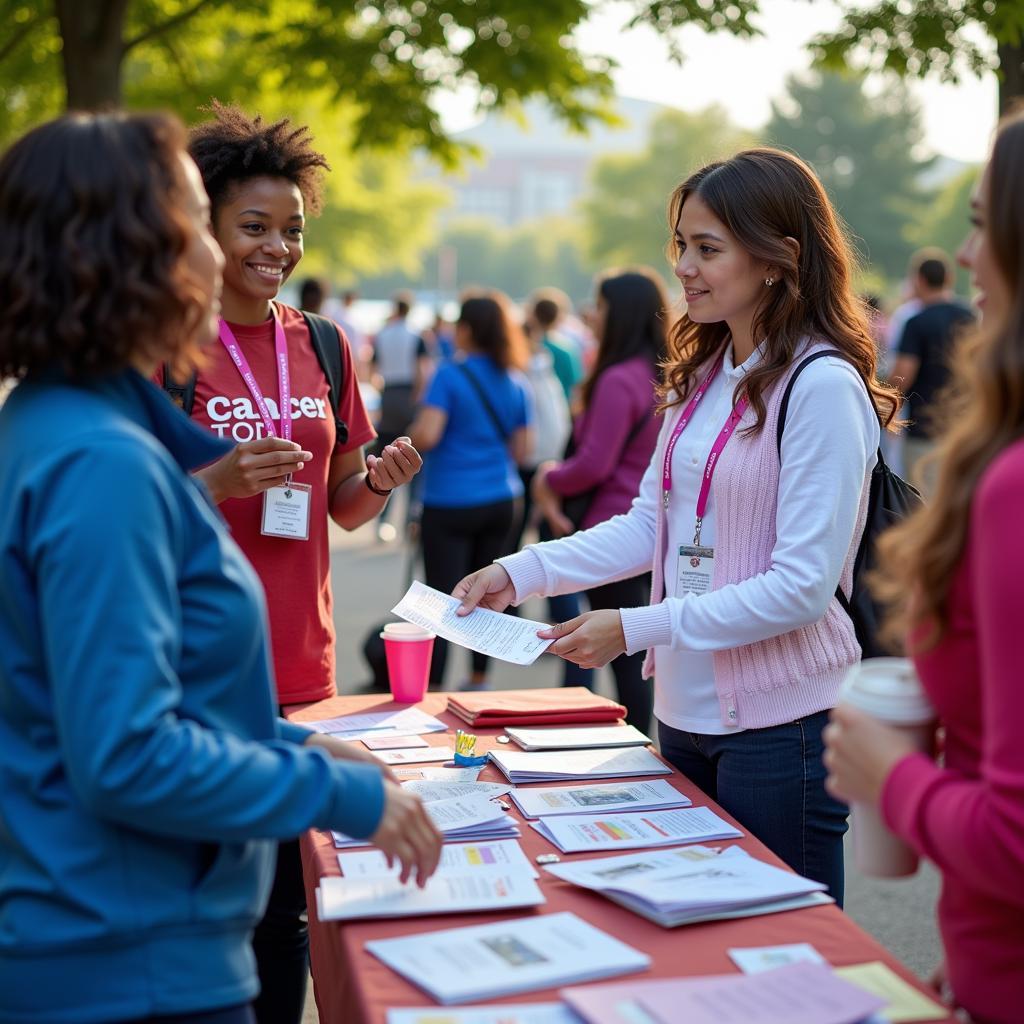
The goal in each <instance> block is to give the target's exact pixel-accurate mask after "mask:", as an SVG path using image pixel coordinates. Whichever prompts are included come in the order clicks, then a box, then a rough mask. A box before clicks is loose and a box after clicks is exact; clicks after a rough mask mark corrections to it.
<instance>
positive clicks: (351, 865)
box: [338, 839, 537, 879]
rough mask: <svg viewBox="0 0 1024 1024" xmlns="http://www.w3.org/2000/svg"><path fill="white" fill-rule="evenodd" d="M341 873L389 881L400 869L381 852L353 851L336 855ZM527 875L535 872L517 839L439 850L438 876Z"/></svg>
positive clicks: (446, 846) (349, 876)
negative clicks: (515, 872) (479, 873)
mask: <svg viewBox="0 0 1024 1024" xmlns="http://www.w3.org/2000/svg"><path fill="white" fill-rule="evenodd" d="M338 866H339V867H340V868H341V873H342V874H343V875H344V876H345V877H346V878H349V879H353V878H390V877H392V876H394V875H398V874H399V872H400V871H401V866H400V865H399V863H398V862H397V861H395V862H394V863H393V864H392V865H391V867H390V868H389V867H388V860H387V857H385V856H384V852H383V851H382V850H354V851H352V852H351V853H339V854H338ZM513 869H514V870H523V871H526V872H527V873H528V874H529V875H530V877H531V878H536V877H537V870H536V868H534V866H533V864H532V862H531V861H530V859H529V858H528V857H527V856H526V854H525V853H523V848H522V847H521V846H520V845H519V842H518V840H516V839H494V840H491V841H489V842H486V843H446V844H445V845H444V846H442V847H441V861H440V863H439V864H438V866H437V871H438V874H441V873H448V874H456V875H458V874H462V875H464V874H468V873H469V872H470V871H488V870H493V871H509V870H513Z"/></svg>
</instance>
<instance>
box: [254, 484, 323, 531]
mask: <svg viewBox="0 0 1024 1024" xmlns="http://www.w3.org/2000/svg"><path fill="white" fill-rule="evenodd" d="M311 492H312V487H311V486H310V485H309V484H288V485H287V486H284V485H281V486H279V487H269V488H267V490H265V491H264V492H263V523H262V526H261V529H260V532H261V533H262V534H263V535H264V536H265V537H285V538H287V539H288V540H309V498H310V493H311Z"/></svg>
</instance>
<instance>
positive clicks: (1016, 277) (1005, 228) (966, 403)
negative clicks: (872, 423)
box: [872, 111, 1024, 650]
mask: <svg viewBox="0 0 1024 1024" xmlns="http://www.w3.org/2000/svg"><path fill="white" fill-rule="evenodd" d="M987 180H988V194H987V196H986V195H982V196H980V197H979V198H980V200H981V202H982V203H983V204H984V214H983V223H984V229H985V231H987V232H988V235H989V242H990V245H991V248H992V252H993V254H994V256H995V262H996V265H997V267H998V269H999V271H1000V273H1001V274H1002V276H1003V277H1004V279H1005V280H1006V283H1007V285H1008V287H1009V290H1010V292H1011V294H1012V296H1013V302H1012V305H1011V308H1010V311H1009V314H1008V316H1007V317H1006V318H1005V319H1004V320H1003V322H1002V323H996V324H988V323H986V324H983V326H982V328H981V330H980V331H978V332H977V333H975V334H974V335H973V336H972V337H971V338H970V339H966V340H965V341H963V342H962V343H961V344H960V346H959V347H958V350H957V352H956V355H955V358H954V373H953V382H952V385H951V387H950V390H949V391H948V392H947V396H946V401H945V408H944V411H943V415H942V416H941V422H942V423H943V424H944V430H945V432H944V433H943V434H942V435H941V437H940V440H939V444H938V447H937V450H936V452H935V455H934V461H935V463H936V464H937V466H938V476H937V480H936V485H935V493H934V496H933V498H932V500H931V501H930V502H929V503H928V504H927V505H926V506H924V507H923V508H922V509H920V510H919V511H917V512H916V513H915V514H914V515H913V516H911V517H910V518H908V519H907V520H905V521H904V522H903V523H901V524H900V525H899V526H897V527H894V528H893V529H891V530H889V531H887V532H886V533H885V534H884V535H883V536H882V537H880V538H879V541H878V565H879V568H878V570H876V573H875V576H874V579H873V581H872V582H873V585H874V589H875V592H876V593H877V595H878V597H879V598H880V599H881V600H882V601H884V602H885V603H886V604H887V605H888V608H889V618H888V624H887V633H888V635H889V638H890V640H892V641H899V640H902V639H903V638H904V637H906V636H908V635H909V636H911V637H912V639H913V644H912V646H914V647H916V648H917V649H919V650H920V649H924V648H927V647H929V646H932V645H934V644H935V643H937V642H938V641H939V640H940V639H941V638H942V636H943V634H944V633H945V631H946V629H947V628H948V626H949V592H950V586H951V584H952V581H953V577H954V575H955V573H956V570H957V567H958V566H959V564H960V560H961V558H962V556H963V552H964V546H965V544H966V542H967V530H968V525H969V521H970V515H971V503H972V502H973V500H974V495H975V492H976V491H977V489H978V484H979V481H980V480H981V477H982V476H983V475H984V473H985V470H986V469H987V468H988V467H989V465H990V464H991V462H992V460H993V459H995V458H996V456H997V455H999V453H1000V452H1001V451H1002V450H1003V449H1004V448H1006V447H1007V446H1008V445H1010V444H1013V443H1014V442H1015V441H1018V440H1020V439H1021V438H1022V437H1024V188H1022V187H1021V182H1022V181H1024V111H1021V112H1019V113H1017V114H1016V115H1013V116H1011V117H1008V118H1007V119H1005V120H1004V121H1003V122H1002V123H1001V125H1000V129H999V132H998V134H997V136H996V140H995V145H994V146H993V149H992V157H991V159H990V160H989V164H988V177H987Z"/></svg>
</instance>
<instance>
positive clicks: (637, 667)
mask: <svg viewBox="0 0 1024 1024" xmlns="http://www.w3.org/2000/svg"><path fill="white" fill-rule="evenodd" d="M596 308H597V315H596V319H595V324H594V332H595V334H596V335H597V340H598V349H597V360H596V362H595V363H594V369H593V371H592V372H591V374H590V376H589V377H588V378H587V380H586V381H585V382H584V384H583V389H582V391H583V394H582V397H583V412H582V413H581V414H580V415H579V416H578V417H577V419H576V423H575V425H574V427H573V452H572V454H571V455H570V456H569V457H568V458H567V459H566V460H565V461H564V462H544V463H541V465H540V466H538V467H537V471H536V473H535V474H534V477H533V484H532V489H533V497H534V500H535V501H536V503H537V506H538V507H539V508H540V510H541V511H542V512H543V513H544V516H545V518H546V519H547V521H548V523H549V525H550V527H551V532H552V534H553V535H554V536H556V537H562V536H565V535H566V534H569V533H572V531H573V529H574V528H575V526H576V525H578V526H580V527H581V528H583V529H587V528H588V527H591V526H595V525H596V524H597V523H603V522H604V521H605V520H607V519H611V518H612V516H617V515H622V514H623V513H624V512H628V511H629V506H630V505H631V504H632V503H633V499H634V498H635V497H636V494H637V491H638V490H639V489H640V481H641V479H643V475H644V470H646V469H647V465H648V463H649V462H650V461H651V455H653V453H654V446H655V445H656V444H657V442H658V429H659V426H660V423H659V421H658V420H657V419H656V418H655V415H654V411H655V409H656V407H657V402H658V396H657V381H658V377H659V375H660V365H659V364H660V363H661V362H662V361H663V360H664V359H665V355H666V350H665V319H666V312H667V310H668V299H667V298H666V296H665V289H664V286H663V285H662V283H661V279H660V278H659V277H658V275H657V274H655V273H654V271H652V270H645V269H640V270H633V271H627V272H626V273H617V274H608V275H606V276H605V277H603V278H602V279H601V280H600V281H599V282H598V286H597V303H596ZM563 501H566V502H569V501H573V502H574V503H575V504H576V506H577V512H576V516H575V518H576V522H575V523H574V522H573V521H572V520H570V519H569V518H568V517H567V516H566V515H565V511H566V510H567V509H569V507H570V506H569V505H568V504H566V505H564V506H563ZM542 536H543V535H542ZM545 539H547V538H545ZM650 584H651V581H650V577H649V576H648V575H647V574H646V573H644V574H643V575H640V576H632V577H630V578H629V579H624V580H613V581H612V582H609V583H605V584H604V585H602V586H598V587H593V588H591V589H590V590H589V591H588V592H587V600H588V602H589V604H590V607H591V608H592V609H598V608H622V607H629V606H631V605H639V604H645V603H646V602H647V600H648V598H649V597H650V593H651V590H650ZM643 663H644V656H643V653H642V652H639V651H638V652H636V653H634V654H626V653H623V654H620V655H619V656H618V657H617V658H615V659H614V660H613V661H612V662H611V670H612V673H613V674H614V676H615V689H616V693H617V695H618V699H619V701H620V702H621V703H622V704H623V705H624V706H625V708H626V718H627V720H628V721H629V723H630V724H631V725H635V726H636V727H637V728H638V729H643V730H645V731H646V730H647V729H649V728H650V725H651V711H652V709H653V707H654V691H653V690H652V689H651V687H650V685H649V684H648V683H647V682H645V681H644V678H643Z"/></svg>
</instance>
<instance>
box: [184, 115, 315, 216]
mask: <svg viewBox="0 0 1024 1024" xmlns="http://www.w3.org/2000/svg"><path fill="white" fill-rule="evenodd" d="M204 109H205V110H207V111H208V112H210V113H212V114H213V115H214V116H213V120H211V121H204V122H203V123H202V124H198V125H196V126H195V127H194V128H193V129H192V130H191V131H190V132H189V147H188V148H189V152H190V153H191V154H192V159H193V160H195V162H196V165H197V166H198V167H199V173H200V174H201V175H202V176H203V184H204V185H205V186H206V192H207V195H209V197H210V205H211V207H212V210H213V216H214V218H216V216H217V211H218V210H219V209H220V207H221V205H222V204H223V203H224V202H225V201H226V200H227V199H228V198H229V197H230V195H231V193H232V190H233V189H235V188H236V187H237V186H238V185H239V184H240V183H242V182H244V181H248V180H249V179H251V178H286V179H287V180H288V181H290V182H292V184H294V185H295V186H296V187H297V188H298V190H299V191H300V192H301V193H302V199H303V202H304V203H305V205H306V210H307V212H309V213H313V214H316V213H319V212H320V208H321V206H322V203H323V173H324V171H329V170H330V165H329V164H328V163H327V159H326V157H324V155H323V153H318V152H317V151H316V150H315V149H313V147H312V142H313V137H312V135H311V134H310V131H309V128H307V127H306V126H305V125H300V126H298V127H296V126H295V125H293V124H292V122H291V121H290V120H289V119H288V118H287V117H285V118H282V119H281V120H280V121H275V122H274V123H273V124H265V123H264V121H263V118H261V117H260V116H259V115H258V114H257V115H256V116H255V117H249V115H248V114H246V113H245V112H244V111H243V110H241V109H240V108H239V107H236V106H234V105H233V104H225V103H218V102H217V100H214V101H213V102H212V103H211V104H210V106H209V107H206V108H204Z"/></svg>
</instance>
